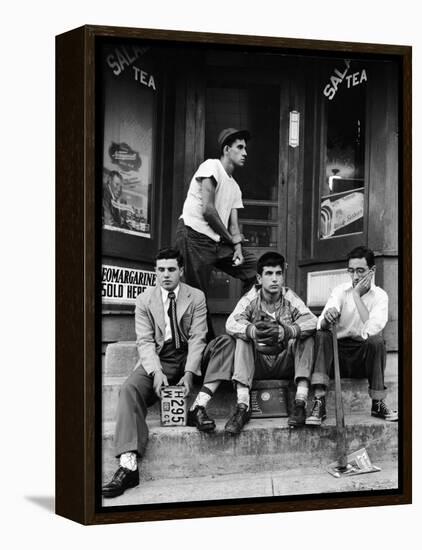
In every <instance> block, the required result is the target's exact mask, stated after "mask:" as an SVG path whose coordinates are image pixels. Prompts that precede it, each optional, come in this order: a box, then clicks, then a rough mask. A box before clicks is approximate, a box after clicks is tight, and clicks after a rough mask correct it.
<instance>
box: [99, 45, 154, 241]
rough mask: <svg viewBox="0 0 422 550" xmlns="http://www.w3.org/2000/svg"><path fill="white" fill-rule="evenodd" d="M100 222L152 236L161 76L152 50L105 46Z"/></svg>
mask: <svg viewBox="0 0 422 550" xmlns="http://www.w3.org/2000/svg"><path fill="white" fill-rule="evenodd" d="M102 57H103V64H102V76H103V84H104V143H103V201H102V226H103V228H104V229H108V230H111V231H118V232H122V233H126V234H131V235H138V236H141V237H144V238H151V212H152V208H151V196H152V189H153V185H154V181H153V176H154V145H153V144H154V142H155V132H156V128H155V126H156V122H155V109H156V107H155V105H156V93H157V86H158V82H157V78H156V75H155V74H154V72H153V70H152V63H151V60H150V58H149V57H150V56H149V48H142V47H140V46H130V45H128V44H126V45H120V46H119V45H116V46H110V45H108V46H103V56H102Z"/></svg>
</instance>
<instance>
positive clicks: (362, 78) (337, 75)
mask: <svg viewBox="0 0 422 550" xmlns="http://www.w3.org/2000/svg"><path fill="white" fill-rule="evenodd" d="M349 69H350V60H349V59H345V60H344V67H343V68H342V69H334V71H333V74H332V75H331V77H330V82H329V83H328V84H327V85H326V86H325V88H324V95H325V96H326V97H328V99H329V100H331V99H333V98H334V96H335V95H336V93H337V90H338V88H339V86H340V84H342V82H344V81H345V82H346V84H347V87H348V88H351V87H354V86H358V85H359V84H362V82H366V81H367V80H368V77H367V75H366V70H365V69H362V71H358V72H355V73H351V74H348V73H349Z"/></svg>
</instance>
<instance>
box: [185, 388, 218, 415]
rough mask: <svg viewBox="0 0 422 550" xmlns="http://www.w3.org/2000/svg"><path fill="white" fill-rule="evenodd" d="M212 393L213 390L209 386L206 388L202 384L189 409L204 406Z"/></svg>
mask: <svg viewBox="0 0 422 550" xmlns="http://www.w3.org/2000/svg"><path fill="white" fill-rule="evenodd" d="M213 395H214V394H213V392H212V391H211V390H210V389H209V388H207V386H202V388H201V389H200V390H199V393H198V395H197V396H196V399H195V401H194V402H193V404H192V406H191V408H190V410H191V411H193V409H194V408H195V407H206V406H207V403H208V401H209V400H210V399H211V397H212V396H213Z"/></svg>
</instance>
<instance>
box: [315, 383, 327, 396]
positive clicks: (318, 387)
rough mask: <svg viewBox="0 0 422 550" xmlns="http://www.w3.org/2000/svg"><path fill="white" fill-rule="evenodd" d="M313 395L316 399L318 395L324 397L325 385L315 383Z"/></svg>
mask: <svg viewBox="0 0 422 550" xmlns="http://www.w3.org/2000/svg"><path fill="white" fill-rule="evenodd" d="M314 395H315V397H316V398H317V399H319V398H320V397H325V386H323V385H322V384H317V385H316V386H315V389H314Z"/></svg>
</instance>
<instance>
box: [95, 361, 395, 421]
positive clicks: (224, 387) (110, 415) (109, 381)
mask: <svg viewBox="0 0 422 550" xmlns="http://www.w3.org/2000/svg"><path fill="white" fill-rule="evenodd" d="M394 367H395V365H394V361H388V362H387V369H386V376H385V383H386V386H387V388H388V392H389V393H388V397H387V400H386V402H387V404H388V406H389V407H391V408H397V404H398V383H397V371H396V369H395V368H394ZM125 380H126V376H104V378H103V388H102V399H103V420H114V419H115V415H116V408H117V401H118V397H119V390H120V387H121V385H122V384H123V382H124V381H125ZM199 389H200V386H199V385H198V386H196V387H195V389H194V391H193V393H192V395H191V396H190V398H189V401H188V403H189V405H190V403H192V402H193V400H194V399H195V396H196V394H197V393H198V391H199ZM295 391H296V389H295V387H294V384H290V385H289V402H290V407H291V405H292V403H293V400H294V396H295ZM342 394H343V406H344V411H345V413H346V414H350V413H353V412H359V411H369V409H370V407H371V399H370V397H369V395H368V382H367V381H366V380H365V379H350V378H344V379H343V380H342ZM310 397H311V399H310V402H309V407H310V406H311V401H312V397H313V396H312V393H311V395H310ZM235 399H236V398H235V392H234V390H233V387H232V385H231V384H230V383H223V384H221V386H220V387H219V389H218V390H217V392H216V394H215V396H214V397H213V399H212V400H211V401H210V403H209V406H208V412H209V414H210V416H212V417H214V418H225V417H227V416H228V415H229V414H230V411H231V409H232V407H233V405H234V403H235ZM327 410H328V414H334V410H335V394H334V382H333V381H331V382H330V387H329V392H328V395H327ZM149 415H150V416H151V417H157V416H158V415H159V405H158V403H157V404H155V405H154V406H153V407H151V408H150V410H149Z"/></svg>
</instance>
